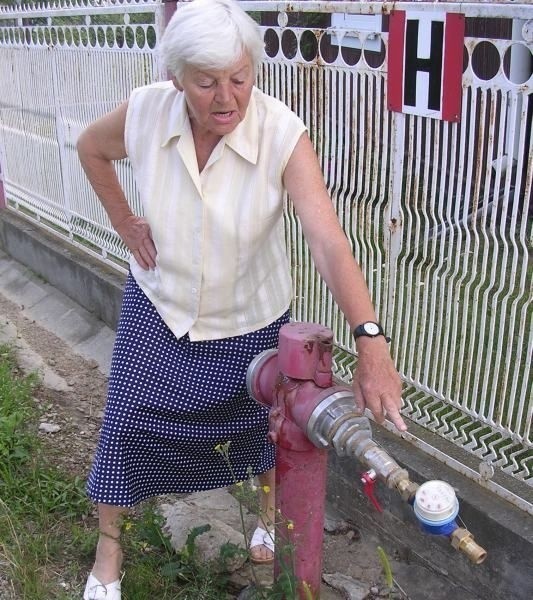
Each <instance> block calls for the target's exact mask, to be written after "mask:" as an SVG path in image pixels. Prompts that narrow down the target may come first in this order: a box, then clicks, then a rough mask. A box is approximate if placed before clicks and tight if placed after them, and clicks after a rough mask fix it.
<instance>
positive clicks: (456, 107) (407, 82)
mask: <svg viewBox="0 0 533 600" xmlns="http://www.w3.org/2000/svg"><path fill="white" fill-rule="evenodd" d="M464 30H465V19H464V15H462V14H458V13H445V12H431V11H427V12H421V11H404V10H396V11H393V12H392V13H391V16H390V22H389V56H388V63H387V65H388V106H389V109H390V110H393V111H397V112H403V113H408V114H412V115H420V116H424V117H433V118H435V119H442V120H444V121H459V119H460V114H461V93H462V73H463V46H464Z"/></svg>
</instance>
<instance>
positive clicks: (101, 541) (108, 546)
mask: <svg viewBox="0 0 533 600" xmlns="http://www.w3.org/2000/svg"><path fill="white" fill-rule="evenodd" d="M127 511H128V509H127V508H124V507H122V506H112V505H111V504H98V521H99V529H100V537H99V538H98V545H97V546H96V556H95V559H94V566H93V570H92V574H93V576H94V577H96V579H98V581H99V582H100V583H102V584H104V585H106V584H108V583H111V582H113V581H116V580H117V579H120V569H121V567H122V548H121V546H120V533H121V525H122V518H123V517H124V515H125V514H126V512H127Z"/></svg>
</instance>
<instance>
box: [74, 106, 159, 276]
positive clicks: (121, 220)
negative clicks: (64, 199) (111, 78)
mask: <svg viewBox="0 0 533 600" xmlns="http://www.w3.org/2000/svg"><path fill="white" fill-rule="evenodd" d="M127 109H128V104H127V102H125V103H124V104H121V105H120V106H119V107H118V108H117V109H116V110H114V111H112V112H110V113H108V114H107V115H104V116H103V117H101V118H100V119H98V120H96V121H94V123H91V125H89V126H88V127H87V129H85V130H84V131H83V132H82V133H81V135H80V137H79V139H78V144H77V148H78V155H79V158H80V162H81V165H82V167H83V170H84V171H85V174H86V175H87V178H88V179H89V183H90V184H91V186H92V187H93V189H94V191H95V192H96V194H97V196H98V198H99V199H100V202H101V203H102V204H103V206H104V209H105V211H106V212H107V214H108V216H109V219H110V221H111V225H113V227H114V229H115V231H116V232H117V233H118V234H119V236H120V237H121V239H122V241H123V242H124V243H125V244H126V246H127V247H128V249H129V250H130V251H131V253H132V254H133V256H134V257H135V260H136V261H137V262H138V263H139V265H140V266H141V267H142V268H143V269H149V268H151V267H152V268H153V267H155V258H156V254H157V253H156V249H155V246H154V242H153V241H152V236H151V233H150V227H149V226H148V223H146V221H145V220H144V219H143V218H142V217H138V216H136V215H134V214H133V213H132V212H131V209H130V207H129V205H128V201H127V199H126V196H125V195H124V191H123V189H122V186H121V185H120V182H119V180H118V177H117V173H116V171H115V167H114V165H113V161H115V160H120V159H122V158H126V156H127V152H126V146H125V143H124V130H125V125H126V112H127Z"/></svg>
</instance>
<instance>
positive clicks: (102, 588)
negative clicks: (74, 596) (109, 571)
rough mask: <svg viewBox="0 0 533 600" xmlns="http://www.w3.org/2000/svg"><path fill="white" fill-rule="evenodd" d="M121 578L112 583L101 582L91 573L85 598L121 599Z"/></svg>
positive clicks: (101, 599) (98, 599)
mask: <svg viewBox="0 0 533 600" xmlns="http://www.w3.org/2000/svg"><path fill="white" fill-rule="evenodd" d="M120 582H121V580H120V579H117V580H116V581H112V582H111V583H106V584H105V585H104V584H103V583H100V582H99V581H98V579H96V577H95V576H94V575H93V574H92V573H90V574H89V578H88V579H87V585H86V586H85V592H84V593H83V600H120Z"/></svg>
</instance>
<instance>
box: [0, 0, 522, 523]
mask: <svg viewBox="0 0 533 600" xmlns="http://www.w3.org/2000/svg"><path fill="white" fill-rule="evenodd" d="M242 5H243V6H244V7H245V8H246V10H248V11H250V13H251V14H252V16H253V17H254V18H255V19H256V20H257V21H258V22H259V23H260V25H261V28H262V31H263V34H264V39H265V58H264V61H263V63H262V66H261V69H260V72H259V75H258V85H259V86H260V87H261V88H262V89H264V90H265V91H266V92H268V93H270V94H272V95H274V96H276V97H278V98H280V99H281V100H282V101H284V102H285V103H286V104H288V105H289V106H290V107H291V108H292V109H293V110H294V111H295V112H297V113H298V114H299V115H300V116H301V117H302V118H303V119H304V121H305V122H306V123H307V125H308V127H309V131H310V134H311V137H312V139H313V142H314V144H315V147H316V149H317V152H318V154H319V158H320V161H321V165H322V167H323V170H324V176H325V179H326V183H327V185H328V189H329V191H330V193H331V196H332V200H333V202H334V204H335V207H336V209H337V212H338V215H339V219H340V221H341V223H342V225H343V226H344V228H345V230H346V233H347V235H348V238H349V240H350V242H351V245H352V248H353V252H354V255H355V256H356V258H357V259H358V261H359V262H360V264H361V265H362V267H363V270H364V272H365V276H366V279H367V282H368V285H369V288H370V290H371V294H372V297H373V300H374V302H375V305H376V307H377V310H378V313H379V315H380V318H381V320H382V321H383V322H384V324H385V326H386V328H387V330H388V331H389V332H390V334H391V337H392V338H393V342H392V352H393V354H394V357H395V359H396V362H397V365H398V367H399V369H400V372H401V375H402V377H403V379H404V381H405V384H406V389H405V393H404V400H405V406H404V409H403V412H404V414H405V415H406V416H407V417H409V418H410V419H412V420H413V421H415V422H416V423H417V424H419V425H421V426H422V428H423V429H424V430H426V431H431V432H434V433H436V434H437V435H438V436H439V437H440V439H442V440H447V441H449V442H451V443H452V444H454V445H455V446H456V447H459V448H461V449H463V450H464V451H466V452H465V453H464V455H461V454H460V455H459V456H455V454H456V453H455V452H454V453H448V452H444V451H443V450H442V448H441V447H440V446H441V445H440V444H434V443H431V442H430V441H428V440H427V439H425V436H424V435H417V436H415V435H413V434H407V435H406V436H405V437H406V439H408V440H409V441H411V442H412V443H414V444H416V445H418V446H420V447H422V448H424V450H425V451H427V452H430V453H431V454H433V455H435V456H437V457H439V458H440V459H441V460H444V461H445V462H447V463H448V464H450V465H452V466H453V467H454V468H456V469H458V470H460V471H461V472H463V473H464V474H466V475H468V476H469V477H471V478H473V479H476V480H477V481H478V482H479V483H480V484H482V485H485V486H486V487H488V488H489V489H491V490H493V491H494V492H496V493H498V494H500V495H503V496H504V497H506V498H507V499H508V500H510V501H512V502H514V503H515V504H517V505H518V506H520V507H521V508H522V509H524V510H526V511H528V512H530V513H531V514H533V503H532V502H531V487H532V486H533V443H532V432H531V420H532V414H533V389H532V378H531V356H533V323H532V308H531V303H532V283H531V282H532V277H531V274H532V267H531V258H530V256H531V247H532V241H533V238H532V206H531V204H532V201H531V199H532V195H533V192H532V187H533V145H532V131H531V120H532V112H533V77H532V63H533V57H532V50H533V26H532V23H533V21H532V19H533V7H532V6H531V5H530V4H528V3H526V2H524V3H520V2H513V3H508V2H503V1H502V2H497V1H494V2H482V1H480V2H474V1H471V2H461V3H453V2H440V3H435V2H431V3H424V2H402V3H401V4H399V3H388V2H334V3H332V2H328V3H321V2H312V1H309V2H291V3H285V2H269V1H265V2H261V1H259V2H252V1H250V2H243V3H242ZM399 7H401V9H402V10H405V11H414V12H413V13H412V14H416V15H419V17H420V19H421V22H422V21H423V20H424V19H427V18H428V17H429V16H431V17H434V16H435V14H436V12H439V13H442V14H448V13H450V14H452V13H460V14H461V15H463V16H464V23H465V37H464V43H463V44H462V53H463V59H462V62H463V66H462V75H461V78H462V90H461V91H460V93H461V96H462V97H461V103H460V106H461V111H460V114H458V115H457V118H456V119H455V120H450V121H443V120H440V119H439V118H435V117H434V115H430V116H428V115H427V114H423V113H422V114H413V112H412V111H411V112H409V111H407V112H395V111H391V110H389V102H390V98H389V95H390V94H389V87H388V85H389V84H390V81H389V79H390V78H391V77H393V76H394V75H395V74H394V73H392V71H391V72H389V69H388V65H389V64H390V63H389V60H388V59H389V58H390V56H389V33H390V24H391V20H392V17H391V13H392V11H393V10H394V9H396V10H398V8H399ZM163 10H164V7H163V5H162V4H161V3H160V2H158V1H140V0H138V1H131V0H121V1H116V2H105V1H100V2H96V1H94V2H90V1H81V0H80V1H77V2H76V1H74V0H73V1H68V2H67V1H65V2H55V3H53V4H50V5H45V4H43V3H41V4H40V5H39V10H37V9H35V10H34V9H32V8H31V7H22V8H18V9H16V10H14V9H9V8H0V89H1V94H0V160H1V162H2V169H3V173H4V180H5V182H4V185H5V192H6V197H7V202H8V206H9V207H10V208H11V209H13V210H17V211H19V212H21V213H24V214H25V215H27V216H28V217H29V218H33V219H37V220H39V221H40V222H41V224H42V226H43V227H47V228H49V229H52V230H54V231H55V232H56V233H57V234H59V235H63V236H66V237H67V238H68V239H69V240H70V241H71V243H75V244H78V245H81V246H82V247H84V248H85V249H86V250H88V251H90V252H93V253H95V254H97V255H98V256H100V257H101V258H103V259H105V260H108V261H110V262H113V263H114V264H115V265H117V268H124V261H125V259H126V258H127V255H126V251H125V248H124V246H123V245H122V244H121V243H120V240H119V239H118V238H117V236H116V235H115V234H114V232H113V230H112V228H111V226H110V223H109V221H108V220H107V217H106V215H105V213H104V212H103V209H102V208H101V207H100V205H99V203H98V201H97V200H96V198H95V196H94V194H93V193H92V191H91V190H90V188H89V186H88V185H87V183H86V181H85V178H84V176H83V174H82V171H81V169H80V166H79V164H78V161H77V156H76V153H75V142H76V139H77V136H78V134H79V132H80V131H81V130H82V129H83V127H85V125H86V124H88V123H89V122H90V121H91V120H93V119H94V118H96V117H97V116H99V115H100V114H102V113H103V112H105V111H107V110H108V109H109V108H110V107H113V106H115V105H117V104H118V103H119V102H120V101H122V100H123V99H125V98H126V97H127V95H128V93H129V91H130V90H131V89H132V88H133V87H136V86H139V85H143V84H145V83H148V82H150V81H152V80H155V79H158V78H162V77H164V73H163V72H162V69H161V66H160V64H159V61H158V58H157V52H156V50H157V40H158V39H159V36H160V34H161V31H162V27H163ZM406 14H410V13H409V12H407V13H406ZM420 77H422V79H421V80H420V81H422V83H420V82H418V83H417V86H418V85H419V83H420V85H421V86H422V87H423V81H424V80H423V77H424V75H423V74H422V75H421V76H420ZM417 81H418V80H417ZM118 170H119V175H120V177H121V180H122V182H123V185H124V187H125V189H126V191H127V194H128V197H129V198H130V200H131V202H132V205H133V207H134V209H135V210H137V211H139V212H140V210H141V209H140V206H139V203H138V198H137V193H136V189H135V184H134V181H133V178H132V175H131V172H130V168H129V163H128V161H122V162H121V163H120V164H119V165H118ZM285 219H286V231H287V243H288V249H289V253H290V257H291V264H292V270H293V276H294V303H293V316H294V318H295V319H298V320H306V321H317V322H321V323H323V324H325V325H327V326H329V327H331V328H332V329H333V330H334V332H335V336H336V370H337V374H338V375H339V376H341V377H343V378H344V379H346V380H349V378H350V377H351V370H352V367H353V366H354V363H355V360H356V357H355V356H354V354H353V351H352V348H353V345H352V340H351V334H350V331H349V330H348V328H347V325H346V323H345V322H344V321H343V319H342V318H341V316H340V313H339V311H338V309H337V307H336V306H335V303H334V302H333V300H332V298H331V296H330V294H329V292H328V291H327V289H326V288H325V286H324V283H323V282H322V281H321V279H320V277H318V276H317V274H316V272H315V270H314V266H313V263H312V261H311V258H310V255H309V252H308V249H307V247H306V245H305V242H304V241H303V237H302V233H301V229H300V225H299V223H298V220H297V219H296V217H295V215H294V213H293V212H292V211H291V209H290V208H288V209H287V211H286V215H285ZM451 454H454V456H453V458H452V456H451ZM461 456H463V457H464V458H461ZM473 463H474V465H473Z"/></svg>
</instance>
